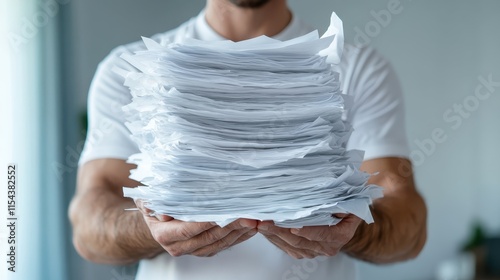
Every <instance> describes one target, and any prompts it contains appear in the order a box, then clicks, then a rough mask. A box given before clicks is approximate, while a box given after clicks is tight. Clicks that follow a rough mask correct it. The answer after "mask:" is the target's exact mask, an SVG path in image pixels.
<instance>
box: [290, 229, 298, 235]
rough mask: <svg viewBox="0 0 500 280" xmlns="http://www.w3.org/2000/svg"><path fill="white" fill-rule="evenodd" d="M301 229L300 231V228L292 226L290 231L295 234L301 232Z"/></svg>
mask: <svg viewBox="0 0 500 280" xmlns="http://www.w3.org/2000/svg"><path fill="white" fill-rule="evenodd" d="M299 231H300V229H298V228H292V229H291V230H290V232H291V233H293V234H297V233H299Z"/></svg>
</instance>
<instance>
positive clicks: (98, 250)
mask: <svg viewBox="0 0 500 280" xmlns="http://www.w3.org/2000/svg"><path fill="white" fill-rule="evenodd" d="M80 204H82V203H80V201H79V199H78V198H74V199H73V200H72V202H71V204H70V207H69V209H68V216H69V220H70V222H71V225H72V228H73V237H72V241H73V246H74V247H75V250H76V252H77V253H78V254H79V255H80V256H81V257H82V258H83V259H85V260H87V261H90V262H93V263H99V264H112V265H127V264H131V263H134V262H135V260H131V259H129V258H125V257H123V256H122V255H121V254H117V252H116V249H115V250H113V248H111V247H113V246H111V247H110V245H112V244H109V243H108V244H101V243H102V242H99V236H100V235H101V234H102V233H101V232H99V229H98V228H97V227H95V226H92V223H91V222H89V220H88V219H90V217H91V215H89V213H84V211H81V209H82V208H81V207H80V206H79V205H80ZM101 238H102V236H101Z"/></svg>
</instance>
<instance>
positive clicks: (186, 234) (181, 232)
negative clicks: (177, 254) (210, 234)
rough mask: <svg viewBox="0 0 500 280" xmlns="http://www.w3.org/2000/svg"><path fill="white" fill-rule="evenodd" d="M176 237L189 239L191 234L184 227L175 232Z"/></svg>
mask: <svg viewBox="0 0 500 280" xmlns="http://www.w3.org/2000/svg"><path fill="white" fill-rule="evenodd" d="M177 235H178V236H179V237H181V238H182V239H184V240H187V239H190V238H191V233H190V232H189V230H188V229H187V228H185V227H181V228H180V229H178V230H177Z"/></svg>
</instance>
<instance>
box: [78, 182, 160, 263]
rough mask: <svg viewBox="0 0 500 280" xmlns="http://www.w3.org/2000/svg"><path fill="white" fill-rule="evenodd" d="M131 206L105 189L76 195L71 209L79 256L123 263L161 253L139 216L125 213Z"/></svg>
mask: <svg viewBox="0 0 500 280" xmlns="http://www.w3.org/2000/svg"><path fill="white" fill-rule="evenodd" d="M83 205H87V207H82V206H83ZM88 205H95V207H88ZM134 207H135V204H134V203H133V202H132V201H130V200H126V199H124V198H123V197H120V196H118V195H117V194H115V193H112V192H109V191H105V190H103V191H102V192H93V193H86V194H79V195H78V196H77V197H76V198H75V199H74V200H73V202H72V204H71V210H70V218H71V221H72V223H73V231H74V237H73V241H74V244H75V247H76V248H77V250H78V251H79V253H80V254H81V255H82V256H84V257H85V258H86V259H88V260H91V261H94V262H99V263H110V264H126V263H132V262H135V261H138V260H140V259H143V258H150V257H154V256H156V255H157V254H159V253H160V252H162V251H163V249H162V247H161V246H160V245H159V244H158V243H157V242H156V241H154V239H153V237H152V236H151V233H150V231H149V229H148V227H147V225H146V223H145V222H144V218H143V217H142V214H141V213H140V212H139V211H125V210H124V209H126V208H134Z"/></svg>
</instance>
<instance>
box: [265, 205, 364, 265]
mask: <svg viewBox="0 0 500 280" xmlns="http://www.w3.org/2000/svg"><path fill="white" fill-rule="evenodd" d="M335 216H336V217H338V218H342V221H340V222H339V223H338V224H337V225H335V226H314V227H303V228H300V229H289V228H281V227H277V226H275V225H274V224H273V223H272V222H267V221H266V222H262V223H260V224H259V227H258V229H259V232H260V233H262V234H263V235H264V236H265V237H266V238H267V239H268V240H269V241H270V242H271V243H273V244H274V245H276V246H278V247H279V248H280V249H281V250H283V251H285V252H286V253H287V254H288V255H290V256H292V257H293V258H296V259H302V258H314V257H317V256H334V255H336V254H337V253H338V252H339V251H340V249H342V247H343V246H344V245H345V244H347V243H348V242H349V241H350V240H351V239H352V237H353V236H354V233H355V232H356V229H357V228H358V226H359V224H360V223H361V221H362V220H361V219H360V218H358V217H356V216H354V215H345V214H338V215H335Z"/></svg>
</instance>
